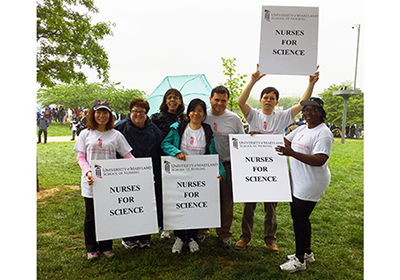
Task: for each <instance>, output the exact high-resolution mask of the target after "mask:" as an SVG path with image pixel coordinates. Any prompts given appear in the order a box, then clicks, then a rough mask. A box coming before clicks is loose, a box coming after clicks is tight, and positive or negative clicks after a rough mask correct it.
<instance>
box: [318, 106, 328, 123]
mask: <svg viewBox="0 0 400 280" xmlns="http://www.w3.org/2000/svg"><path fill="white" fill-rule="evenodd" d="M319 110H320V112H321V118H320V120H321V122H323V123H324V122H325V119H326V112H325V110H324V108H322V107H320V108H319Z"/></svg>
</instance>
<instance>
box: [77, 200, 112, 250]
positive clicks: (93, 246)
mask: <svg viewBox="0 0 400 280" xmlns="http://www.w3.org/2000/svg"><path fill="white" fill-rule="evenodd" d="M85 206H86V216H85V224H84V227H83V231H84V233H85V245H86V251H87V252H97V251H98V252H100V253H102V252H105V251H110V250H112V240H105V241H99V242H96V228H95V223H94V204H93V198H87V197H85Z"/></svg>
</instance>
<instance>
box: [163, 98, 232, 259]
mask: <svg viewBox="0 0 400 280" xmlns="http://www.w3.org/2000/svg"><path fill="white" fill-rule="evenodd" d="M206 114H207V109H206V104H205V103H204V101H203V100H201V99H199V98H195V99H193V100H192V101H190V103H189V106H188V110H187V115H188V120H184V121H182V122H175V123H173V124H172V125H171V130H170V132H169V133H168V135H167V137H165V139H164V140H163V141H162V143H161V148H162V149H163V151H164V153H165V154H166V155H168V156H174V157H176V158H177V159H180V160H186V155H204V154H217V150H216V149H215V143H214V134H213V132H212V130H211V127H210V126H209V125H208V124H206V123H204V120H205V118H206ZM219 163H220V164H219V172H220V173H219V174H220V175H219V176H218V178H220V180H221V179H225V169H224V167H223V165H222V163H221V161H219ZM198 232H199V230H198V229H190V230H175V231H174V235H175V242H174V245H173V246H172V253H180V252H181V250H182V247H183V244H184V242H185V243H188V245H189V249H190V252H192V253H193V252H196V251H198V250H199V249H200V248H199V245H198V243H197V241H198Z"/></svg>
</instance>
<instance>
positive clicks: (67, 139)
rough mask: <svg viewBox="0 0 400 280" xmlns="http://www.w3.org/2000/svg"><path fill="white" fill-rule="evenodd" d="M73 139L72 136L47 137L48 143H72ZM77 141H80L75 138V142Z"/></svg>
mask: <svg viewBox="0 0 400 280" xmlns="http://www.w3.org/2000/svg"><path fill="white" fill-rule="evenodd" d="M71 138H72V137H71V136H57V137H47V142H70V141H71ZM77 139H78V137H77V136H75V141H76V140H77ZM36 141H37V140H36ZM43 141H44V136H43V135H42V143H43Z"/></svg>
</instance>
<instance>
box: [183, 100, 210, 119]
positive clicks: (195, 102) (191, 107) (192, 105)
mask: <svg viewBox="0 0 400 280" xmlns="http://www.w3.org/2000/svg"><path fill="white" fill-rule="evenodd" d="M197 105H200V106H201V108H202V109H203V111H204V118H203V120H202V122H203V121H204V120H205V119H206V116H207V108H206V103H205V102H204V101H203V100H201V99H200V98H195V99H193V100H192V101H190V103H189V106H188V109H187V112H186V114H187V116H188V119H189V122H190V117H189V113H190V112H192V111H194V109H195V108H196V106H197Z"/></svg>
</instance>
